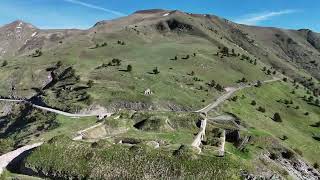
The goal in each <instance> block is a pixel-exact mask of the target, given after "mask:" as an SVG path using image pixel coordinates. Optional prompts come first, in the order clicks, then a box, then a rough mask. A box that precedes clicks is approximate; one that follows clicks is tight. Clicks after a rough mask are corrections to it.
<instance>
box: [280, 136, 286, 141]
mask: <svg viewBox="0 0 320 180" xmlns="http://www.w3.org/2000/svg"><path fill="white" fill-rule="evenodd" d="M280 139H281V140H282V141H285V140H287V139H288V136H286V135H283V136H282V137H281V138H280Z"/></svg>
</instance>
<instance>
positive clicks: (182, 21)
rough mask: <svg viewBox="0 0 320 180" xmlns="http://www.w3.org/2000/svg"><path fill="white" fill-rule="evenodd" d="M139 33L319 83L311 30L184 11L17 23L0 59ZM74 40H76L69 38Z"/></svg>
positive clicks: (317, 40) (5, 35)
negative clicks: (73, 22) (181, 37)
mask: <svg viewBox="0 0 320 180" xmlns="http://www.w3.org/2000/svg"><path fill="white" fill-rule="evenodd" d="M122 30H133V31H135V30H136V31H137V32H138V31H139V32H140V33H142V34H148V35H150V37H147V38H151V37H152V36H164V35H165V34H166V33H169V32H171V33H173V32H175V33H177V34H189V35H192V36H197V37H201V38H205V39H208V40H210V41H211V42H212V44H213V45H216V46H224V45H227V44H230V46H232V47H234V48H240V49H244V50H246V51H248V53H250V54H252V55H254V56H256V57H257V58H259V59H261V60H262V61H264V62H267V63H269V64H271V65H272V66H274V67H276V68H279V69H281V70H282V71H285V72H286V73H288V74H290V75H292V76H295V77H296V75H297V73H296V68H301V69H304V70H306V71H307V72H310V74H311V75H312V76H314V77H315V78H317V79H319V78H320V73H318V72H319V70H320V66H319V65H318V64H319V61H320V60H319V57H320V34H319V33H315V32H312V31H311V30H307V29H302V30H298V31H296V30H286V29H279V28H267V27H255V26H246V25H240V24H236V23H233V22H231V21H228V20H226V19H223V18H219V17H217V16H213V15H202V14H190V13H184V12H181V11H168V10H160V9H154V10H142V11H137V12H135V13H134V14H132V15H130V16H127V17H123V18H120V19H115V20H108V21H101V22H98V23H96V24H95V26H94V27H92V28H90V29H89V30H84V31H81V30H40V29H38V28H36V27H34V26H32V25H31V24H28V23H25V22H22V21H15V22H13V23H10V24H8V25H5V26H3V27H1V28H0V43H1V46H0V55H1V56H2V57H7V56H16V55H21V54H24V53H26V52H29V51H33V50H35V49H41V48H43V49H49V48H52V47H55V46H57V45H58V44H59V42H60V43H61V41H62V40H64V39H66V38H68V37H77V36H78V35H79V33H80V34H83V35H88V36H89V35H90V34H91V35H92V34H93V33H116V32H117V33H119V32H120V31H122ZM71 39H73V38H71Z"/></svg>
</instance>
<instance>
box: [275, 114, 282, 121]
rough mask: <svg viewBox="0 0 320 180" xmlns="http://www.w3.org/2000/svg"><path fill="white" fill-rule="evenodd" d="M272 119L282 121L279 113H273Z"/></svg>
mask: <svg viewBox="0 0 320 180" xmlns="http://www.w3.org/2000/svg"><path fill="white" fill-rule="evenodd" d="M273 120H274V121H276V122H282V119H281V116H280V114H279V113H274V115H273Z"/></svg>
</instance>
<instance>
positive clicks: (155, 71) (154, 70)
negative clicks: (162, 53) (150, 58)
mask: <svg viewBox="0 0 320 180" xmlns="http://www.w3.org/2000/svg"><path fill="white" fill-rule="evenodd" d="M152 72H153V74H159V73H160V71H159V70H158V67H155V68H154V69H153V70H152Z"/></svg>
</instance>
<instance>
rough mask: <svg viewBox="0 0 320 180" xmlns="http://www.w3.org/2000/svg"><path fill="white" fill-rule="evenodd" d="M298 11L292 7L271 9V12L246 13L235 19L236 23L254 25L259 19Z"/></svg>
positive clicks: (262, 19)
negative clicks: (241, 17) (277, 9)
mask: <svg viewBox="0 0 320 180" xmlns="http://www.w3.org/2000/svg"><path fill="white" fill-rule="evenodd" d="M297 12H299V11H298V10H294V9H286V10H282V11H271V12H266V13H259V14H248V15H246V17H245V18H243V19H240V20H236V22H237V23H240V24H247V25H256V24H258V23H259V22H261V21H265V20H268V19H270V18H273V17H276V16H281V15H285V14H292V13H297Z"/></svg>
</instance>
